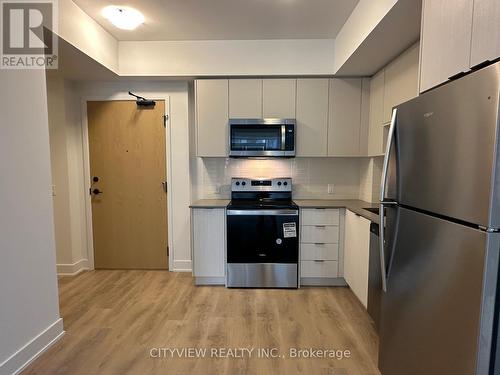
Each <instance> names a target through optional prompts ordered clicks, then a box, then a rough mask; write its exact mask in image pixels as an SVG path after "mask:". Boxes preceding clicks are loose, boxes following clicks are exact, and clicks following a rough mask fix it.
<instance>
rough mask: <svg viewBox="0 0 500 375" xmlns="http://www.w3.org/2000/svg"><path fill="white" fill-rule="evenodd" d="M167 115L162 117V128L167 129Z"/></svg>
mask: <svg viewBox="0 0 500 375" xmlns="http://www.w3.org/2000/svg"><path fill="white" fill-rule="evenodd" d="M167 121H168V115H163V126H164V127H165V128H166V127H167Z"/></svg>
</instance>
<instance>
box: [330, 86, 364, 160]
mask: <svg viewBox="0 0 500 375" xmlns="http://www.w3.org/2000/svg"><path fill="white" fill-rule="evenodd" d="M360 127H361V79H358V78H347V79H344V78H342V79H340V78H333V79H331V80H330V111H329V120H328V156H358V155H360Z"/></svg>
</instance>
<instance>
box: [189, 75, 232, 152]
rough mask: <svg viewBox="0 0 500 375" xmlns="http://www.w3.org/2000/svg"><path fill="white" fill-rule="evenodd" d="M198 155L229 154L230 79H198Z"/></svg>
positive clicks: (196, 89)
mask: <svg viewBox="0 0 500 375" xmlns="http://www.w3.org/2000/svg"><path fill="white" fill-rule="evenodd" d="M195 95H196V145H197V147H196V155H197V156H207V157H216V156H222V157H224V156H227V153H228V150H227V144H228V81H227V80H226V79H217V80H212V79H207V80H197V81H196V84H195Z"/></svg>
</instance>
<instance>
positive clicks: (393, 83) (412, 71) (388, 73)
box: [383, 43, 419, 123]
mask: <svg viewBox="0 0 500 375" xmlns="http://www.w3.org/2000/svg"><path fill="white" fill-rule="evenodd" d="M418 57H419V44H418V43H416V44H414V45H413V46H412V47H410V48H409V49H407V50H406V51H405V52H403V53H402V54H401V55H400V56H399V57H397V58H396V59H395V60H394V61H392V62H391V63H390V64H389V65H387V66H386V68H385V86H384V100H383V103H384V104H383V106H384V112H383V114H384V117H383V122H384V123H388V122H390V121H391V116H392V108H393V107H395V106H397V105H398V104H401V103H404V102H406V101H408V100H410V99H413V98H415V97H416V96H418V62H419V59H418Z"/></svg>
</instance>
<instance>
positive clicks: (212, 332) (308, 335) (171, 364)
mask: <svg viewBox="0 0 500 375" xmlns="http://www.w3.org/2000/svg"><path fill="white" fill-rule="evenodd" d="M59 290H60V306H61V316H62V317H63V319H64V327H65V330H66V334H65V335H64V337H63V338H62V339H61V340H60V341H59V342H58V343H56V344H55V345H54V346H53V347H52V348H51V349H49V350H48V351H47V352H45V353H44V354H43V355H42V356H41V357H40V358H38V359H37V360H36V361H35V362H34V363H33V364H31V365H30V366H29V367H28V368H27V369H26V370H25V371H24V372H23V374H24V375H28V374H54V375H55V374H64V375H67V374H71V375H78V374H85V375H88V374H92V375H97V374H120V375H121V374H140V375H144V374H183V375H184V374H190V375H191V374H195V375H196V374H228V375H229V374H231V375H232V374H310V375H315V374H328V375H330V374H331V375H379V372H378V370H377V366H376V351H377V345H378V343H377V336H376V334H375V332H374V329H373V323H372V322H371V319H370V318H369V316H368V315H367V313H366V311H364V309H363V307H362V306H361V304H360V303H359V302H358V300H357V299H356V298H355V297H354V295H353V294H352V292H351V291H350V290H349V289H348V288H341V287H337V288H320V287H317V288H316V287H315V288H302V289H299V290H265V289H249V290H242V289H226V288H224V287H212V286H210V287H209V286H204V287H196V286H194V284H193V279H192V277H191V275H190V274H186V273H170V272H165V271H92V272H85V273H82V274H80V275H78V276H75V277H63V278H61V279H60V280H59ZM188 347H195V348H207V352H206V356H205V357H202V358H186V357H181V358H179V357H171V356H170V355H168V354H167V355H164V356H163V357H162V358H154V357H152V356H151V354H153V355H154V356H156V355H157V354H161V353H164V352H161V351H160V352H158V351H157V350H156V351H155V350H153V352H152V353H151V349H152V348H179V349H181V348H188ZM217 348H250V349H251V348H255V349H254V351H253V352H252V356H251V358H249V357H248V355H245V357H244V358H231V357H229V358H213V357H212V354H211V353H212V352H211V350H212V349H217ZM258 348H277V351H279V354H280V356H279V357H278V358H271V359H270V358H262V357H258V356H257V350H258ZM290 348H314V349H326V350H334V349H338V350H349V351H350V352H351V357H350V358H348V359H342V360H339V359H332V358H301V359H297V358H290V356H289V354H290V352H289V350H290ZM272 353H274V354H275V353H276V351H273V352H272ZM236 354H237V353H236ZM240 354H241V353H240ZM282 355H283V356H284V357H281V356H282Z"/></svg>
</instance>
